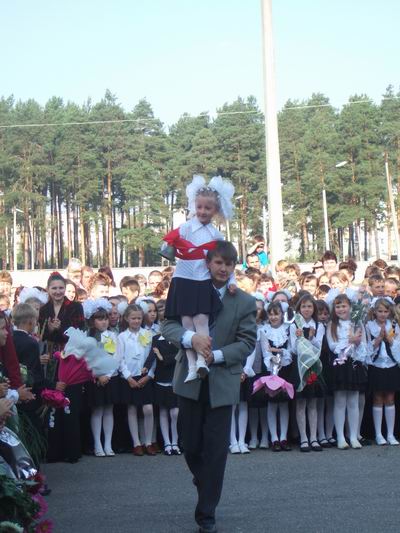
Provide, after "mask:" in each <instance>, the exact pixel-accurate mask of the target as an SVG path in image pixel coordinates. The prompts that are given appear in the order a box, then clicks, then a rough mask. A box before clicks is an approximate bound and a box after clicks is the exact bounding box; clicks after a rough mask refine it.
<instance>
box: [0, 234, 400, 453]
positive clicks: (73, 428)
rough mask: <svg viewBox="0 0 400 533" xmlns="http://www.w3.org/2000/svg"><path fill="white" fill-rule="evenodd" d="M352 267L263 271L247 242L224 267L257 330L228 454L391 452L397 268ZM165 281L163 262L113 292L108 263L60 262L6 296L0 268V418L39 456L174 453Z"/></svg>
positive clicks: (398, 382) (258, 242)
mask: <svg viewBox="0 0 400 533" xmlns="http://www.w3.org/2000/svg"><path fill="white" fill-rule="evenodd" d="M356 269H357V265H356V263H355V262H354V261H351V260H350V261H346V262H342V263H338V262H337V258H336V256H335V254H334V253H332V252H325V254H324V256H323V257H322V260H321V261H318V262H316V263H315V264H314V265H313V266H312V267H310V269H309V271H306V272H302V273H300V269H299V266H298V265H296V264H288V263H287V262H286V261H279V262H278V263H277V265H276V268H275V272H273V273H272V272H271V271H270V270H269V266H268V257H267V255H266V253H265V250H264V242H263V239H262V238H261V237H259V238H256V239H255V242H254V245H253V246H252V248H251V249H250V250H249V253H248V255H247V256H246V259H245V262H244V264H243V265H242V266H241V268H240V269H237V270H236V271H235V278H236V282H237V285H238V287H239V288H240V289H242V290H244V291H246V292H248V293H250V294H252V295H253V296H254V298H255V300H256V306H257V329H258V332H257V344H256V349H255V350H254V352H253V353H251V354H248V357H247V360H246V361H244V362H243V373H242V379H241V381H242V385H241V401H240V403H239V404H238V405H235V406H233V408H232V427H231V439H230V440H231V442H230V451H231V453H232V454H246V453H249V452H250V450H253V449H256V448H261V449H263V448H264V449H267V448H269V449H271V450H272V451H274V452H279V451H290V450H291V449H292V446H293V445H294V444H298V446H299V450H300V451H301V452H310V451H322V450H323V449H324V448H330V447H333V446H335V447H337V448H339V449H347V448H349V447H351V448H354V449H357V448H361V447H362V446H363V444H368V443H370V442H371V440H370V439H371V438H372V439H374V440H375V442H376V444H377V445H379V446H382V445H386V444H387V445H391V446H396V445H398V444H399V442H398V441H397V439H396V437H395V417H396V408H395V400H396V398H395V395H396V392H397V391H398V390H399V389H400V368H399V365H400V327H399V322H398V320H399V316H400V314H399V312H398V310H397V305H398V303H399V302H400V296H399V294H400V293H399V290H400V281H399V280H400V268H398V267H396V266H389V265H387V264H386V263H385V262H384V261H383V260H377V261H375V262H374V263H373V264H371V265H370V266H368V268H367V269H366V272H365V275H364V280H363V281H362V282H361V283H358V284H357V285H355V284H354V279H355V273H356ZM172 274H173V267H167V268H165V269H163V270H154V271H152V272H151V273H150V274H149V275H148V277H146V276H143V275H136V276H125V277H123V278H122V280H121V281H120V283H119V287H116V284H115V282H114V278H113V273H112V271H111V270H110V269H109V268H108V267H104V268H101V269H99V270H98V272H96V273H95V272H94V271H93V269H92V268H91V267H87V266H82V265H81V264H80V262H79V261H78V260H72V261H71V262H70V264H69V266H68V268H67V272H66V275H62V274H60V273H58V272H54V273H52V274H51V275H50V276H49V278H48V282H47V286H46V287H29V288H27V287H18V288H16V289H13V287H12V285H13V283H12V279H11V276H10V274H9V273H8V272H6V271H3V272H1V273H0V363H1V368H0V371H1V375H0V377H1V379H0V381H1V383H0V424H4V423H7V420H9V419H10V418H12V417H13V416H15V407H16V408H17V410H18V414H19V416H21V417H22V416H25V417H28V418H29V419H30V421H31V423H32V426H34V427H35V428H36V430H37V432H38V434H40V435H41V436H42V437H44V438H45V439H46V442H47V450H46V460H47V461H68V462H70V463H75V462H77V461H78V460H79V459H80V457H81V456H82V454H83V453H92V454H94V455H95V456H96V457H112V456H114V455H115V453H119V452H132V453H133V455H135V456H142V455H144V454H146V455H149V456H154V455H155V454H157V453H159V452H163V453H164V454H165V455H167V456H170V455H180V454H181V447H180V440H179V431H178V429H179V428H178V401H177V397H176V396H175V394H174V393H173V388H172V380H173V373H174V366H175V356H176V354H177V351H178V348H177V347H176V346H174V345H172V344H170V343H169V342H168V341H167V340H166V339H165V338H164V337H163V336H162V332H161V330H160V325H161V323H162V320H163V318H164V310H165V303H166V297H167V294H168V289H169V285H170V283H171V278H172ZM69 328H74V329H78V330H84V331H86V334H87V336H88V337H92V338H93V339H95V341H96V346H97V348H98V349H99V350H100V351H101V352H102V354H103V356H104V355H106V356H107V357H111V358H112V359H113V360H115V366H114V367H113V370H112V371H110V372H107V373H101V371H97V372H95V371H93V369H91V368H90V366H88V363H87V360H86V359H85V358H80V359H78V358H75V357H66V355H65V353H64V350H65V347H66V345H68V341H69V337H68V335H67V334H66V332H67V331H68V329H69ZM271 375H275V376H279V378H280V379H281V385H282V383H284V384H285V385H286V386H287V389H285V387H283V386H281V387H280V388H279V390H276V391H269V392H267V391H266V390H265V389H261V390H259V391H258V392H256V393H254V383H255V382H257V380H259V379H260V378H262V377H265V376H271ZM290 386H291V387H292V390H293V391H294V397H293V398H292V396H293V395H291V394H290V393H289V392H288V391H289V388H290ZM45 388H48V389H54V390H58V391H62V392H63V393H64V395H65V396H66V397H67V398H68V399H69V402H70V403H69V406H68V408H65V409H57V410H55V412H54V411H53V412H51V411H50V416H49V415H48V416H47V417H43V416H40V415H39V412H40V408H41V401H42V400H41V391H42V390H43V389H45ZM367 437H368V438H367ZM44 459H45V458H44V457H43V458H42V460H44Z"/></svg>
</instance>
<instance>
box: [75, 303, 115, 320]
mask: <svg viewBox="0 0 400 533" xmlns="http://www.w3.org/2000/svg"><path fill="white" fill-rule="evenodd" d="M82 307H83V314H84V317H85V318H86V319H87V320H88V319H89V318H90V317H91V316H93V315H94V314H95V313H96V312H97V311H98V310H99V309H104V311H106V312H107V313H109V312H110V311H111V309H112V304H111V303H110V302H109V301H108V300H106V298H97V299H96V300H90V299H88V300H85V301H84V302H83V304H82Z"/></svg>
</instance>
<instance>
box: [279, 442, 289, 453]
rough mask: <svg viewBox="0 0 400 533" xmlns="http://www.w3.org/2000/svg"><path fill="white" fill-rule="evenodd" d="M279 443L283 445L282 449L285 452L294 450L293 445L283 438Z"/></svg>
mask: <svg viewBox="0 0 400 533" xmlns="http://www.w3.org/2000/svg"><path fill="white" fill-rule="evenodd" d="M279 444H280V445H281V450H282V451H283V452H291V451H292V447H291V446H290V444H289V443H288V441H287V440H281V442H280V443H279Z"/></svg>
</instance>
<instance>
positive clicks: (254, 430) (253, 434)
mask: <svg viewBox="0 0 400 533" xmlns="http://www.w3.org/2000/svg"><path fill="white" fill-rule="evenodd" d="M259 422H260V427H261V444H262V445H265V446H268V423H267V408H266V407H262V408H259V409H258V408H254V407H250V408H249V426H250V438H251V440H252V442H254V443H255V444H256V443H257V437H258V423H259Z"/></svg>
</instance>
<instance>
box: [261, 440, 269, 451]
mask: <svg viewBox="0 0 400 533" xmlns="http://www.w3.org/2000/svg"><path fill="white" fill-rule="evenodd" d="M268 448H269V442H268V441H267V440H262V441H261V442H260V449H261V450H268Z"/></svg>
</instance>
